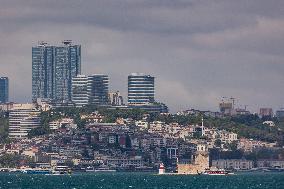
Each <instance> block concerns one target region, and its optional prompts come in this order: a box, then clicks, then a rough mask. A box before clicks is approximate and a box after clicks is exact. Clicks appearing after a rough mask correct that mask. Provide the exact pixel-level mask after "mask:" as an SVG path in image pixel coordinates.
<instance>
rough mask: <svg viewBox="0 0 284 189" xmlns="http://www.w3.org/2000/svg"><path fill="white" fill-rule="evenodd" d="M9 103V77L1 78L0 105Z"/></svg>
mask: <svg viewBox="0 0 284 189" xmlns="http://www.w3.org/2000/svg"><path fill="white" fill-rule="evenodd" d="M8 101H9V79H8V77H0V103H6V102H8Z"/></svg>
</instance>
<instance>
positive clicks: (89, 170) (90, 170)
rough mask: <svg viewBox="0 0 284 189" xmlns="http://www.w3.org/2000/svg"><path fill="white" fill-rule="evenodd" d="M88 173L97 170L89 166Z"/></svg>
mask: <svg viewBox="0 0 284 189" xmlns="http://www.w3.org/2000/svg"><path fill="white" fill-rule="evenodd" d="M85 171H86V172H94V171H95V168H94V167H92V166H89V167H87V168H86V169H85Z"/></svg>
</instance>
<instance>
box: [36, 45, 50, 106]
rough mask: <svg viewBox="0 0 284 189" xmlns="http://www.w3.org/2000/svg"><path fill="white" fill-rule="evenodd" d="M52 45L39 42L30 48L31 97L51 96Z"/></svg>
mask: <svg viewBox="0 0 284 189" xmlns="http://www.w3.org/2000/svg"><path fill="white" fill-rule="evenodd" d="M53 71H54V46H50V45H48V44H47V43H45V42H40V43H39V44H38V45H37V46H36V47H33V48H32V99H33V101H36V99H37V98H50V99H52V98H53V81H54V74H53Z"/></svg>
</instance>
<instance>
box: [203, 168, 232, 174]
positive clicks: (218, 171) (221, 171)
mask: <svg viewBox="0 0 284 189" xmlns="http://www.w3.org/2000/svg"><path fill="white" fill-rule="evenodd" d="M201 174H202V175H232V174H234V173H231V172H229V171H226V170H225V169H218V168H214V167H211V168H210V169H206V170H205V171H204V172H203V173H201Z"/></svg>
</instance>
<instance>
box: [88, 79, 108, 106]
mask: <svg viewBox="0 0 284 189" xmlns="http://www.w3.org/2000/svg"><path fill="white" fill-rule="evenodd" d="M87 91H88V97H89V104H92V105H107V104H108V102H109V100H108V93H109V78H108V76H107V75H103V74H93V75H91V76H88V86H87Z"/></svg>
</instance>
